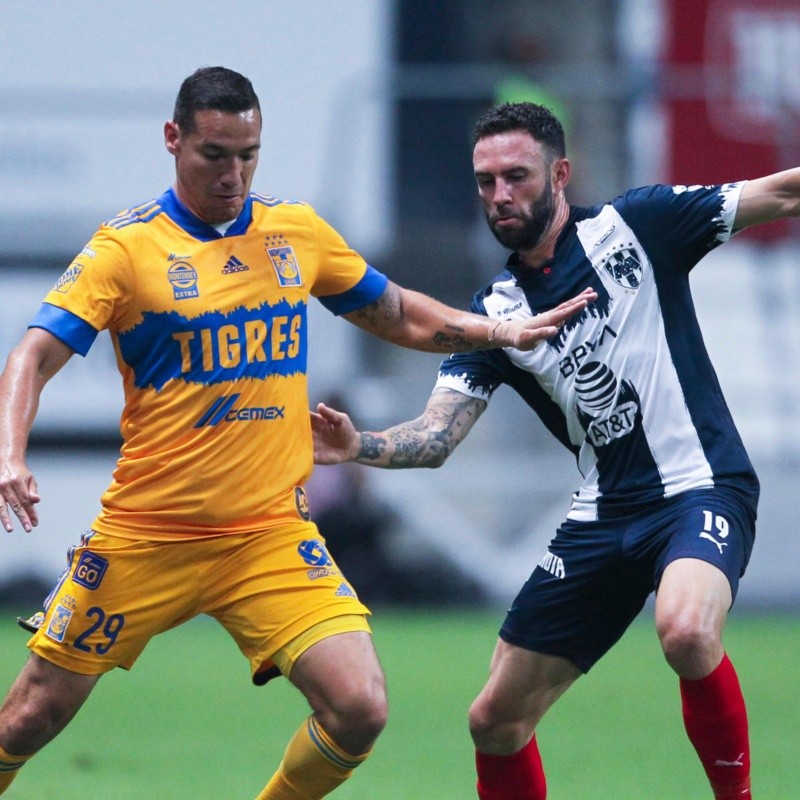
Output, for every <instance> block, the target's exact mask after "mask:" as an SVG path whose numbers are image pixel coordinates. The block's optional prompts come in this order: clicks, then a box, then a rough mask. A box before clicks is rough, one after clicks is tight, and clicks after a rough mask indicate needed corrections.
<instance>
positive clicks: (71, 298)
mask: <svg viewBox="0 0 800 800" xmlns="http://www.w3.org/2000/svg"><path fill="white" fill-rule="evenodd" d="M386 283H387V279H386V277H385V276H384V275H382V274H381V273H380V272H378V271H377V270H375V269H373V268H372V267H370V266H369V265H368V264H367V263H366V262H365V261H364V259H363V258H362V257H361V256H360V255H359V254H358V253H356V252H355V251H353V250H352V249H350V248H349V247H348V246H347V244H346V243H345V241H344V240H343V238H342V237H341V236H340V235H339V234H338V233H337V232H336V231H335V230H334V229H333V228H332V227H331V226H330V225H328V224H327V223H326V222H325V221H324V220H323V219H322V218H321V217H319V216H318V215H317V214H316V213H315V212H314V210H313V209H312V208H311V207H310V206H308V205H307V204H305V203H300V202H287V201H282V200H277V199H275V198H272V197H265V196H262V195H258V194H255V193H251V194H250V196H249V197H248V199H247V201H246V203H245V206H244V208H243V209H242V212H241V214H240V215H239V217H238V218H237V219H236V220H235V221H234V223H233V224H232V225H231V226H230V227H229V228H228V230H227V231H226V232H225V233H224V235H223V234H221V233H220V232H219V231H218V230H217V229H215V228H214V227H212V226H210V225H208V224H206V223H204V222H202V221H201V220H199V219H198V218H196V217H195V216H194V215H192V214H191V213H190V212H189V211H188V209H187V208H186V207H185V206H184V205H183V204H182V203H181V202H180V200H179V199H178V197H177V195H176V194H175V192H174V190H173V189H169V190H168V191H166V192H165V193H164V194H163V195H162V196H161V197H159V198H158V199H156V200H152V201H150V202H148V203H145V204H143V205H141V206H138V207H136V208H132V209H128V210H127V211H125V212H123V213H121V214H119V215H117V216H116V217H114V218H113V219H111V220H110V221H108V222H107V223H105V224H103V225H102V226H101V227H100V228H99V230H98V231H97V233H96V234H95V235H94V237H93V238H92V239H91V241H90V242H89V243H88V244H87V245H86V247H84V249H83V250H82V252H81V253H80V254H79V255H78V256H77V257H76V258H75V259H74V260H73V262H72V263H71V264H70V266H69V267H68V268H67V270H66V271H65V272H64V274H63V275H62V276H61V277H60V278H59V279H58V281H57V282H56V285H55V286H54V287H53V289H52V290H51V291H50V292H49V293H48V294H47V296H46V297H45V299H44V302H43V304H42V306H41V308H40V310H39V312H38V314H37V315H36V317H35V318H34V320H33V322H32V323H31V327H39V328H43V329H45V330H47V331H49V332H50V333H52V334H53V335H54V336H56V337H58V338H59V339H60V340H62V341H63V342H65V343H66V344H67V345H68V346H69V347H71V348H72V349H73V350H75V351H76V352H77V353H80V354H81V355H85V354H86V353H87V352H88V350H89V347H90V346H91V344H92V342H93V341H94V339H95V337H96V336H97V333H98V332H99V331H101V330H104V329H107V330H108V331H109V332H110V335H111V338H112V342H113V345H114V349H115V352H116V356H117V363H118V366H119V370H120V373H121V375H122V380H123V386H124V396H125V405H124V409H123V412H122V419H121V433H122V438H123V445H122V449H121V454H120V459H119V461H118V462H117V467H116V469H115V470H114V474H113V481H112V483H111V485H110V486H109V488H108V490H107V491H106V492H105V493H104V495H103V497H102V510H101V512H100V514H99V516H98V517H97V519H96V520H95V522H94V524H93V528H94V529H95V530H97V531H100V532H101V533H106V534H110V535H115V536H121V537H128V538H135V539H146V540H156V541H165V540H174V539H175V538H176V537H189V538H195V537H199V536H207V535H220V534H227V533H247V532H249V531H258V530H264V529H267V528H269V527H270V526H272V525H274V524H276V523H280V522H281V521H285V520H287V519H297V518H298V516H299V517H301V518H307V516H308V514H307V506H306V505H305V495H304V493H303V491H302V489H300V488H299V487H301V486H302V484H303V483H304V482H305V480H306V479H307V478H308V476H309V474H310V472H311V469H312V465H313V458H312V444H311V428H310V422H309V412H308V394H307V380H306V364H307V350H308V320H307V313H306V311H307V306H308V302H309V296H312V295H313V296H315V297H317V298H319V299H320V301H321V302H322V303H323V304H324V305H325V306H326V307H327V308H328V309H329V310H331V311H332V312H333V313H336V314H342V313H347V312H349V311H353V310H356V309H358V308H360V307H363V306H365V305H367V304H369V303H372V302H374V301H375V300H376V299H377V298H378V297H379V296H380V295H381V293H382V292H383V291H384V289H385V287H386Z"/></svg>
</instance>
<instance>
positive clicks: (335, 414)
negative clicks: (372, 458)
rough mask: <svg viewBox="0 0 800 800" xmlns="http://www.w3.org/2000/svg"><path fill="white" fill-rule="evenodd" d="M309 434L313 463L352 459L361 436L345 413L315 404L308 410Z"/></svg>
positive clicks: (341, 461)
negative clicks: (315, 409)
mask: <svg viewBox="0 0 800 800" xmlns="http://www.w3.org/2000/svg"><path fill="white" fill-rule="evenodd" d="M309 413H310V415H311V435H312V438H313V441H314V463H315V464H341V463H343V462H345V461H354V460H355V458H356V456H357V455H358V450H359V447H360V445H361V437H360V436H359V435H358V431H357V430H356V429H355V426H354V425H353V422H352V420H351V419H350V417H349V416H347V414H344V413H343V412H341V411H336V409H334V408H329V407H328V406H326V405H325V403H318V404H317V411H316V412H314V411H310V412H309Z"/></svg>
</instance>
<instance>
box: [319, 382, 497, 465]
mask: <svg viewBox="0 0 800 800" xmlns="http://www.w3.org/2000/svg"><path fill="white" fill-rule="evenodd" d="M485 408H486V401H485V400H478V399H476V398H474V397H469V396H467V395H465V394H461V393H460V392H455V391H453V390H452V389H436V390H434V392H433V394H431V396H430V398H429V399H428V404H427V405H426V406H425V411H423V412H422V414H421V415H420V416H419V417H417V418H416V419H414V420H409V421H408V422H401V423H400V424H399V425H394V426H392V427H391V428H388V429H387V430H385V431H382V432H381V433H373V432H364V431H362V432H359V431H357V430H356V429H355V427H354V426H353V423H352V421H351V420H350V417H348V416H347V414H343V413H341V412H339V411H335V410H334V409H332V408H328V406H326V405H324V404H323V403H320V404H319V405H318V406H317V412H316V413H314V412H313V411H312V412H311V430H312V432H313V436H314V461H315V463H317V464H340V463H342V462H343V461H357V462H358V463H359V464H368V465H370V466H373V467H384V468H388V469H408V468H410V467H440V466H441V465H442V464H444V462H445V461H446V460H447V457H448V456H449V455H450V453H452V452H453V450H455V448H456V445H457V444H458V443H459V442H461V441H462V440H463V439H464V437H466V435H467V434H468V433H469V431H470V430H471V429H472V426H473V425H474V424H475V422H476V421H477V419H478V417H479V416H480V415H481V414H482V413H483V411H484V409H485Z"/></svg>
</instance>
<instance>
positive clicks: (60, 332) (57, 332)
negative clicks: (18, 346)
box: [28, 303, 98, 356]
mask: <svg viewBox="0 0 800 800" xmlns="http://www.w3.org/2000/svg"><path fill="white" fill-rule="evenodd" d="M28 327H29V328H42V330H45V331H47V332H48V333H52V334H53V336H55V337H56V338H57V339H60V340H61V341H62V342H64V344H65V345H67V346H68V347H71V348H72V349H73V350H74V351H75V352H76V353H78V354H79V355H82V356H85V355H86V354H87V353H88V352H89V348H90V347H91V346H92V343H93V342H94V340H95V339H96V338H97V334H98V331H97V330H95V329H94V328H93V327H92V326H91V325H90V324H89V323H88V322H85V321H84V320H82V319H81V318H80V317H78V316H76V315H75V314H73V313H72V312H71V311H66V310H65V309H63V308H59V307H58V306H54V305H52V304H51V303H42V305H41V306H40V308H39V310H38V311H37V312H36V316H35V317H34V318H33V321H32V322H31V324H30V325H28Z"/></svg>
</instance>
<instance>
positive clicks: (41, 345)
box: [0, 328, 73, 532]
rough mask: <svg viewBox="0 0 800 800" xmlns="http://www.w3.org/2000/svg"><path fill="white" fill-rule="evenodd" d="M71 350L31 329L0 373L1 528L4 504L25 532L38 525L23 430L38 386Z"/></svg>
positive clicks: (8, 523) (6, 522)
mask: <svg viewBox="0 0 800 800" xmlns="http://www.w3.org/2000/svg"><path fill="white" fill-rule="evenodd" d="M72 354H73V350H71V349H70V348H69V347H67V345H65V344H64V343H63V342H61V341H60V340H59V339H57V338H56V337H55V336H53V335H52V334H50V333H47V332H46V331H44V330H41V329H40V328H31V329H30V330H29V331H28V332H27V333H26V334H25V336H24V337H23V338H22V341H21V342H20V343H19V344H18V345H17V346H16V347H15V348H14V350H12V351H11V354H10V355H9V357H8V362H7V364H6V368H5V370H4V371H3V374H2V375H0V524H2V526H3V528H4V529H5V530H6V531H7V532H11V531H12V530H13V529H14V525H13V522H12V517H11V512H10V511H9V509H10V510H11V511H13V512H14V514H15V515H16V517H17V518H18V519H19V521H20V524H21V525H22V527H23V529H24V530H25V531H28V532H29V531H31V530H32V529H33V528H34V527H36V525H38V524H39V517H38V515H37V513H36V508H35V505H36V503H38V502H39V499H40V498H39V490H38V488H37V486H36V480H35V479H34V477H33V475H32V473H31V472H30V470H29V469H28V466H27V463H26V460H25V451H26V450H27V447H28V435H29V433H30V429H31V426H32V425H33V420H34V418H35V417H36V411H37V409H38V408H39V397H40V396H41V393H42V389H43V388H44V386H45V384H46V383H47V381H49V380H50V378H52V377H53V375H55V374H56V373H57V372H58V371H59V370H60V369H61V367H63V366H64V364H66V363H67V361H68V360H69V358H70V356H71V355H72Z"/></svg>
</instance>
